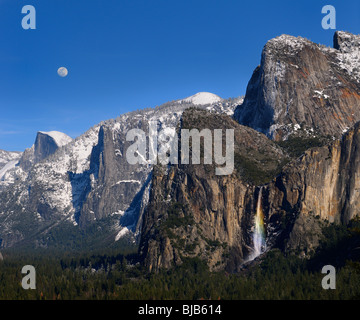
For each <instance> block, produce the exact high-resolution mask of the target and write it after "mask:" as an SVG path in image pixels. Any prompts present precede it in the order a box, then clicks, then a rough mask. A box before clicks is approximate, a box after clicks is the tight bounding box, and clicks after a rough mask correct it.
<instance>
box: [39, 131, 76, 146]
mask: <svg viewBox="0 0 360 320" xmlns="http://www.w3.org/2000/svg"><path fill="white" fill-rule="evenodd" d="M39 132H40V133H42V134H45V135H48V136H50V137H51V138H53V139H54V141H55V143H56V144H57V146H58V147H62V146H64V145H66V144H68V143H70V142H71V141H72V138H71V137H69V136H68V135H67V134H65V133H63V132H59V131H49V132H44V131H39Z"/></svg>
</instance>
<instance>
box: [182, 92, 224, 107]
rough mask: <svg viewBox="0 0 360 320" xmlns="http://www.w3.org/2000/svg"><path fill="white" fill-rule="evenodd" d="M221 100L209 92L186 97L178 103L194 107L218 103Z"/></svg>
mask: <svg viewBox="0 0 360 320" xmlns="http://www.w3.org/2000/svg"><path fill="white" fill-rule="evenodd" d="M221 100H222V99H221V98H220V97H219V96H218V95H216V94H213V93H210V92H199V93H197V94H194V95H193V96H191V97H187V98H185V99H182V100H179V101H178V102H187V103H192V104H196V105H205V104H212V103H216V102H220V101H221Z"/></svg>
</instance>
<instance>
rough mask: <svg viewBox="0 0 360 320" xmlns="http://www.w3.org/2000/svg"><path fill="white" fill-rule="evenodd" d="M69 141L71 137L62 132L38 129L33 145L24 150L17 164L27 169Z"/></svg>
mask: <svg viewBox="0 0 360 320" xmlns="http://www.w3.org/2000/svg"><path fill="white" fill-rule="evenodd" d="M71 141H72V138H71V137H69V136H68V135H67V134H65V133H62V132H58V131H50V132H43V131H39V132H38V133H37V135H36V139H35V143H34V145H33V146H32V147H31V148H28V149H26V150H25V151H24V153H23V155H22V157H21V159H20V161H19V164H20V166H21V168H22V169H23V170H25V171H27V170H29V169H30V168H31V166H32V165H34V164H35V163H38V162H40V161H42V160H43V159H45V158H47V157H48V156H50V155H52V154H54V153H55V151H56V150H57V149H59V148H60V147H62V146H64V145H66V144H68V143H70V142H71Z"/></svg>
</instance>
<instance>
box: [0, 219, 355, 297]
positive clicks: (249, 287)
mask: <svg viewBox="0 0 360 320" xmlns="http://www.w3.org/2000/svg"><path fill="white" fill-rule="evenodd" d="M359 225H360V224H359V221H355V222H352V223H351V224H350V225H349V227H348V228H346V227H343V226H329V227H327V229H326V230H325V234H326V235H327V237H326V238H324V241H323V242H322V244H321V246H320V248H319V250H318V252H317V253H316V254H315V255H314V257H313V258H312V259H310V260H302V259H300V258H297V257H296V256H294V255H289V256H285V255H284V254H283V253H282V252H280V251H279V250H276V249H274V250H272V251H270V252H269V253H268V254H267V255H266V256H265V257H264V258H263V259H262V260H261V262H259V263H257V264H253V265H249V266H248V267H246V268H244V269H243V271H242V272H240V273H238V274H228V273H226V272H209V270H208V267H207V265H206V263H205V262H203V261H201V260H199V259H189V260H186V261H185V262H184V264H183V265H181V266H178V267H175V268H173V269H171V270H168V271H165V270H163V271H162V272H160V273H158V274H154V273H148V272H147V271H146V270H145V269H144V268H143V267H142V266H141V264H140V263H139V261H138V260H137V255H136V254H133V253H132V254H126V255H123V254H119V253H116V252H114V250H111V251H109V252H106V253H92V254H89V253H88V254H78V255H75V254H74V253H71V254H65V253H57V254H55V253H54V254H52V255H49V254H42V253H41V252H38V253H36V254H34V253H31V254H30V253H20V252H4V254H3V255H4V261H2V262H0V299H16V300H18V299H44V300H49V299H50V300H52V299H64V300H75V299H105V300H107V299H108V300H114V299H119V300H127V299H145V300H151V299H225V300H229V299H306V300H308V299H346V300H349V299H359V298H360V263H359V258H358V256H357V255H356V252H357V251H356V249H357V247H358V244H359V234H360V232H359V230H360V228H359ZM27 264H31V265H33V266H34V267H35V268H36V286H37V287H36V290H24V289H23V288H22V287H21V280H22V277H23V276H24V275H22V274H21V268H22V267H23V266H24V265H27ZM325 264H332V265H334V266H335V267H336V271H337V273H336V289H335V290H324V289H323V288H322V285H321V281H322V279H323V277H324V276H325V275H324V274H322V273H321V268H322V266H323V265H325Z"/></svg>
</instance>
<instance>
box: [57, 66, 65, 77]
mask: <svg viewBox="0 0 360 320" xmlns="http://www.w3.org/2000/svg"><path fill="white" fill-rule="evenodd" d="M57 73H58V75H59V76H60V77H62V78H64V77H66V76H67V75H68V70H67V69H66V68H65V67H61V68H59V69H58V71H57Z"/></svg>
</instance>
